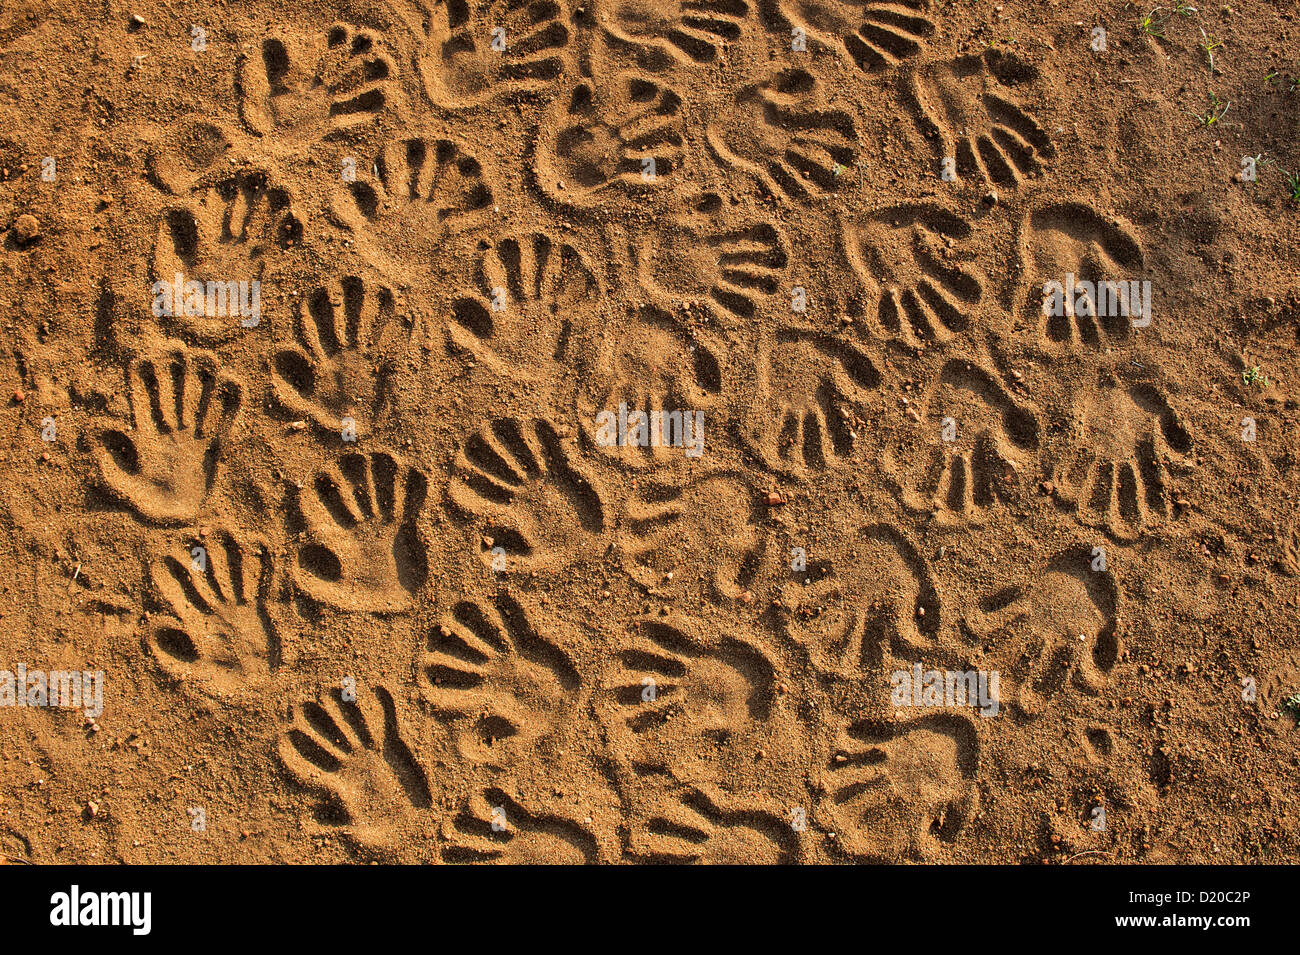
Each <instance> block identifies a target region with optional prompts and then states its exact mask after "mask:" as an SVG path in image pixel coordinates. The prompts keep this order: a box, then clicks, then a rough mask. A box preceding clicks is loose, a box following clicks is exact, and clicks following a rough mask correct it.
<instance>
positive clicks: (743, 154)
mask: <svg viewBox="0 0 1300 955" xmlns="http://www.w3.org/2000/svg"><path fill="white" fill-rule="evenodd" d="M821 101H822V93H821V90H820V89H819V84H818V81H817V79H816V78H815V77H814V76H813V75H812V74H811V73H809V72H807V71H806V70H801V69H786V70H782V71H781V72H779V73H776V74H775V75H773V76H771V77H770V78H769V79H767V80H764V81H763V82H760V83H755V84H752V85H750V86H747V87H745V88H744V89H742V90H741V91H740V92H739V93H738V94H737V95H736V101H735V102H736V109H734V110H731V111H729V112H728V113H727V114H725V117H723V118H721V119H719V120H717V121H716V122H715V124H714V125H712V126H710V127H709V129H708V130H707V133H706V135H707V139H708V144H709V147H710V149H711V150H712V152H713V154H714V155H715V156H716V157H717V158H718V160H719V161H721V162H722V163H723V164H724V165H726V166H730V167H732V168H736V169H739V170H741V171H743V172H746V173H748V174H750V175H751V176H753V177H754V178H755V179H757V180H758V182H759V183H760V184H761V185H762V186H763V188H764V189H766V190H767V191H768V192H769V193H771V194H772V195H775V196H783V197H785V198H788V199H794V200H798V201H807V200H809V199H811V198H814V197H816V196H820V195H823V194H825V193H828V192H834V191H835V190H836V189H837V188H838V183H839V179H838V176H839V172H840V171H841V170H843V169H847V168H849V167H850V166H852V165H853V161H854V159H853V157H854V155H855V154H856V151H857V139H858V134H857V128H856V125H855V123H854V121H853V118H852V117H851V116H850V115H849V114H848V113H845V112H843V111H842V110H826V109H823V108H821V107H820V106H819V105H818V104H819V103H820V102H821Z"/></svg>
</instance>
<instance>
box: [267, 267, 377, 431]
mask: <svg viewBox="0 0 1300 955" xmlns="http://www.w3.org/2000/svg"><path fill="white" fill-rule="evenodd" d="M394 312H395V297H394V295H393V292H392V291H391V290H390V289H388V288H385V287H383V286H375V285H374V284H371V283H367V282H365V281H364V280H363V279H360V278H358V277H356V276H352V275H350V276H345V277H344V278H342V279H340V280H339V281H337V282H330V283H328V284H326V285H322V286H320V287H318V288H315V289H313V290H312V291H311V292H309V293H308V294H307V296H306V298H305V299H304V300H303V302H302V304H301V305H300V306H299V309H298V314H297V321H296V323H295V326H294V331H295V333H296V339H297V340H296V341H295V342H294V343H293V344H291V345H288V346H286V347H284V348H281V349H280V350H279V351H278V352H276V354H275V356H274V358H272V360H271V386H272V388H273V389H274V392H275V396H276V398H277V399H278V400H279V402H280V403H281V404H282V405H284V407H285V408H287V409H288V410H289V411H290V413H292V414H293V415H294V416H300V417H302V418H306V419H308V420H310V421H312V422H313V423H315V424H316V425H317V426H318V427H320V428H323V429H325V430H327V431H332V432H334V433H336V434H340V433H342V430H343V427H344V419H347V420H348V421H349V422H350V424H351V427H352V428H353V429H354V431H355V433H356V435H357V436H359V437H360V436H363V435H365V434H367V433H369V432H370V431H371V430H372V429H373V426H374V423H375V422H376V420H377V419H378V418H379V416H380V415H381V414H382V412H383V409H384V408H385V406H386V405H387V404H388V402H389V401H390V400H391V397H392V395H391V384H392V377H393V374H394V368H393V364H392V360H391V358H389V357H387V356H385V354H384V350H383V348H382V345H381V343H382V342H383V339H384V333H385V331H390V330H391V329H390V326H391V327H392V328H396V326H397V324H398V323H397V322H395V320H394Z"/></svg>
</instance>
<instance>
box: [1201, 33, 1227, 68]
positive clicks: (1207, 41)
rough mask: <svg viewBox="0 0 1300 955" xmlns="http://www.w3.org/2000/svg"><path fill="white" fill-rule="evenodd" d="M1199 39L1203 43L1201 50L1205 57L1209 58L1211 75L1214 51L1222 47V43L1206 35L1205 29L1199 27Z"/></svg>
mask: <svg viewBox="0 0 1300 955" xmlns="http://www.w3.org/2000/svg"><path fill="white" fill-rule="evenodd" d="M1201 39H1202V40H1203V41H1204V42H1203V43H1202V44H1201V49H1202V50H1204V51H1205V55H1206V56H1208V57H1209V58H1210V72H1211V73H1213V72H1214V51H1215V50H1217V49H1218V48H1219V47H1221V46H1223V41H1222V40H1216V39H1215V38H1214V37H1212V36H1210V35H1209V34H1208V33H1206V32H1205V27H1201Z"/></svg>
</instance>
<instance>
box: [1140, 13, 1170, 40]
mask: <svg viewBox="0 0 1300 955" xmlns="http://www.w3.org/2000/svg"><path fill="white" fill-rule="evenodd" d="M1163 9H1164V8H1163V7H1156V8H1155V9H1154V10H1152V11H1151V12H1150V13H1148V14H1147V15H1146V16H1145V17H1143V18H1142V19H1141V20H1139V21H1138V29H1140V30H1141V31H1142V32H1143V33H1145V34H1146V35H1147V36H1158V37H1160V38H1161V39H1162V40H1163V39H1164V36H1165V24H1166V23H1168V22H1169V15H1168V14H1167V13H1162V10H1163Z"/></svg>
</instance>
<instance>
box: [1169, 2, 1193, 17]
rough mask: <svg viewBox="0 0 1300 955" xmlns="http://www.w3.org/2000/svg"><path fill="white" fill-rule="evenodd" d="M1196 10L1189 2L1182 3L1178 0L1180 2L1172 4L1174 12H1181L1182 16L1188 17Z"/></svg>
mask: <svg viewBox="0 0 1300 955" xmlns="http://www.w3.org/2000/svg"><path fill="white" fill-rule="evenodd" d="M1197 12H1198V11H1197V9H1196V8H1195V7H1194V6H1192V5H1191V4H1190V3H1183V2H1181V0H1180V2H1178V3H1175V4H1174V13H1177V14H1181V15H1182V16H1185V17H1190V16H1191V15H1192V14H1193V13H1197Z"/></svg>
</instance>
